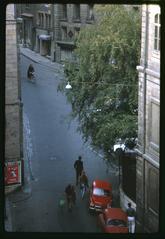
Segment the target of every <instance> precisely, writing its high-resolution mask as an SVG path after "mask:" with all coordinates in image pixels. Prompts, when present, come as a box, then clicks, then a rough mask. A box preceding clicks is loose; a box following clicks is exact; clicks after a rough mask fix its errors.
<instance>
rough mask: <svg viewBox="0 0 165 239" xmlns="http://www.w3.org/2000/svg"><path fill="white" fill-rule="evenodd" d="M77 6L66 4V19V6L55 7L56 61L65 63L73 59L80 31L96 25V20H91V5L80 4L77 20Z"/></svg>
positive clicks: (57, 5)
mask: <svg viewBox="0 0 165 239" xmlns="http://www.w3.org/2000/svg"><path fill="white" fill-rule="evenodd" d="M75 5H76V4H66V5H65V6H66V15H67V17H66V18H65V17H64V4H55V5H54V13H55V14H54V23H55V52H56V61H57V62H60V61H65V59H72V58H73V55H72V51H73V49H74V47H75V45H74V39H75V36H76V34H77V33H78V31H79V30H80V29H81V28H82V27H84V26H86V25H88V24H93V23H94V18H90V13H89V5H88V4H78V6H79V7H80V17H79V18H76V12H75Z"/></svg>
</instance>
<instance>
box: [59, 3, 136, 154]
mask: <svg viewBox="0 0 165 239" xmlns="http://www.w3.org/2000/svg"><path fill="white" fill-rule="evenodd" d="M95 10H96V12H97V15H98V17H99V21H98V22H97V24H95V25H91V26H88V27H84V28H83V29H82V30H81V31H80V33H79V36H78V38H77V40H76V49H75V52H74V53H75V55H76V57H77V62H67V63H66V64H65V73H66V78H67V80H68V81H69V82H70V84H71V85H72V89H71V90H70V91H65V92H66V95H67V98H68V101H69V102H70V103H71V105H72V110H73V112H72V117H78V120H79V122H80V125H79V128H78V130H80V131H81V132H82V133H83V136H84V139H85V140H88V139H89V138H90V139H91V143H92V145H93V146H95V147H96V148H102V149H103V150H104V152H105V154H106V155H108V151H109V149H110V147H111V146H112V145H113V144H114V142H115V140H116V139H117V138H125V137H136V135H137V107H138V105H137V104H138V102H137V101H138V100H137V99H138V75H137V71H136V66H137V65H138V63H139V55H140V17H139V13H138V12H137V11H133V10H127V9H126V8H125V7H124V6H123V5H105V6H95ZM59 89H60V90H63V91H64V83H62V84H61V85H60V86H59Z"/></svg>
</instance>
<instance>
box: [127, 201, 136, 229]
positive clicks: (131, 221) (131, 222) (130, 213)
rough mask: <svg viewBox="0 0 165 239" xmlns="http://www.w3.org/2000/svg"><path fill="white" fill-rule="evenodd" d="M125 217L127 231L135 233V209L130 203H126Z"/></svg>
mask: <svg viewBox="0 0 165 239" xmlns="http://www.w3.org/2000/svg"><path fill="white" fill-rule="evenodd" d="M126 213H127V218H128V229H129V233H135V215H136V212H135V209H134V208H132V205H131V203H130V202H129V203H128V208H127V210H126Z"/></svg>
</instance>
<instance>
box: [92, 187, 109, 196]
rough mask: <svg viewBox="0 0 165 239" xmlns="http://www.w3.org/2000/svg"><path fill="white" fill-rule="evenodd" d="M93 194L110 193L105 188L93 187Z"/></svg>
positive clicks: (103, 194)
mask: <svg viewBox="0 0 165 239" xmlns="http://www.w3.org/2000/svg"><path fill="white" fill-rule="evenodd" d="M93 195H96V196H108V197H109V196H110V195H111V193H110V191H109V190H105V189H102V188H94V189H93Z"/></svg>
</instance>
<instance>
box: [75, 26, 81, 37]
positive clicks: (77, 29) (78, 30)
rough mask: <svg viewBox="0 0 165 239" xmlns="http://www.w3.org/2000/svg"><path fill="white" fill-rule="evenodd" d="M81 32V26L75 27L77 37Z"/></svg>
mask: <svg viewBox="0 0 165 239" xmlns="http://www.w3.org/2000/svg"><path fill="white" fill-rule="evenodd" d="M79 32H80V28H79V27H75V37H77V36H78V34H79Z"/></svg>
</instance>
